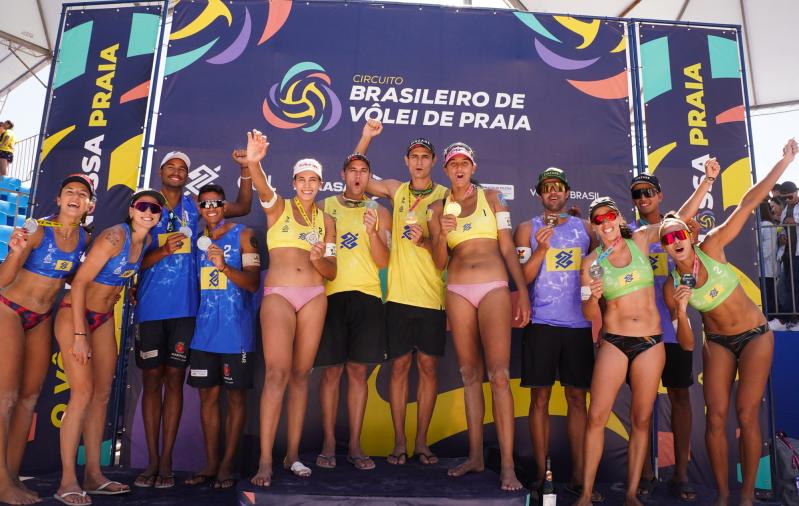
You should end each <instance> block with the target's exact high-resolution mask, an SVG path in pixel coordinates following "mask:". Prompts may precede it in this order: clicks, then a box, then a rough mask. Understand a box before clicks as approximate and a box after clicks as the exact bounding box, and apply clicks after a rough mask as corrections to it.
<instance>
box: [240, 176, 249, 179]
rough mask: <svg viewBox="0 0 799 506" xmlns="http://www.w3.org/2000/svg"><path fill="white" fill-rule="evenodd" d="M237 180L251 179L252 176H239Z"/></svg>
mask: <svg viewBox="0 0 799 506" xmlns="http://www.w3.org/2000/svg"><path fill="white" fill-rule="evenodd" d="M239 179H252V176H239Z"/></svg>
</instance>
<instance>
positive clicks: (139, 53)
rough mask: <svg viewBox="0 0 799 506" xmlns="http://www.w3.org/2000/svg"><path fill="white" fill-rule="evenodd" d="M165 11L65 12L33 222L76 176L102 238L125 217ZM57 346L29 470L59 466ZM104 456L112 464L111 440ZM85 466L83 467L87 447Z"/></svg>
mask: <svg viewBox="0 0 799 506" xmlns="http://www.w3.org/2000/svg"><path fill="white" fill-rule="evenodd" d="M164 8H165V2H162V1H158V2H155V1H153V2H135V3H133V2H121V3H117V4H104V5H102V6H97V7H92V6H90V5H80V6H65V9H64V11H63V13H62V22H61V32H60V35H59V37H60V38H59V40H60V44H59V45H58V47H57V48H56V55H55V62H56V63H55V69H54V71H53V74H52V78H51V82H50V88H49V92H48V102H47V104H48V105H47V112H46V119H45V122H44V123H43V133H42V138H43V139H44V140H43V142H42V146H41V158H40V166H39V171H38V172H37V173H36V178H37V180H36V184H35V185H34V192H35V201H36V207H35V208H34V209H33V211H32V213H33V215H34V216H35V217H42V216H47V215H49V214H51V213H54V212H57V210H58V209H57V207H56V201H55V199H56V197H57V196H58V193H59V190H60V186H61V180H62V179H63V178H64V177H65V176H66V175H67V174H71V173H76V172H77V173H83V174H85V175H87V176H88V177H90V178H91V179H92V181H93V182H94V184H95V187H96V189H97V211H96V212H95V214H94V216H89V217H88V218H87V223H91V222H92V220H93V222H94V225H95V233H96V232H97V231H99V230H102V229H103V228H106V227H108V226H110V225H114V224H116V223H120V222H121V221H122V220H123V219H124V218H125V217H126V216H127V214H126V212H127V211H126V210H127V207H128V199H129V198H130V195H131V194H132V190H133V189H134V188H135V186H136V183H137V176H138V173H139V160H140V158H141V147H142V140H143V135H142V133H143V130H144V120H145V115H146V111H147V95H148V86H147V84H148V82H149V79H150V74H151V72H152V68H153V62H154V50H155V47H156V43H157V40H158V32H159V30H160V26H161V20H162V17H161V16H162V14H163V13H164ZM120 307H121V306H120V305H117V310H116V312H117V314H116V322H117V339H119V324H120V321H121V318H120V314H119V313H120ZM52 350H53V353H52V357H51V366H50V370H49V371H48V373H47V378H46V380H45V383H44V387H43V389H42V392H41V395H40V397H39V401H38V404H37V408H36V413H35V415H34V416H35V418H34V423H33V427H32V428H31V432H30V436H29V444H28V451H27V452H26V453H25V461H24V463H23V469H24V470H26V471H28V472H49V471H52V470H55V469H59V468H60V456H59V453H58V444H59V443H58V441H59V428H60V426H61V417H62V416H63V414H64V411H65V410H66V406H67V402H68V400H69V392H70V390H69V382H68V381H67V377H66V374H65V373H64V366H63V362H62V359H61V353H60V351H59V348H58V346H57V344H56V342H55V340H53V346H52ZM111 421H112V418H111V417H109V423H110V422H111ZM109 432H110V431H109ZM102 451H103V462H104V463H106V464H107V463H109V462H110V457H111V454H112V452H111V439H110V437H109V438H107V439H106V440H105V441H104V443H103V447H102ZM78 461H79V463H82V461H83V447H81V448H80V449H79V455H78Z"/></svg>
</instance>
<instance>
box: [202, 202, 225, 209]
mask: <svg viewBox="0 0 799 506" xmlns="http://www.w3.org/2000/svg"><path fill="white" fill-rule="evenodd" d="M197 205H198V206H199V207H200V209H216V208H217V207H222V206H224V205H225V201H224V200H201V201H199V202H197Z"/></svg>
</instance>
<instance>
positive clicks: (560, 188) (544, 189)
mask: <svg viewBox="0 0 799 506" xmlns="http://www.w3.org/2000/svg"><path fill="white" fill-rule="evenodd" d="M565 191H566V185H565V184H563V183H561V182H552V183H542V184H541V186H539V187H538V193H539V194H540V195H543V194H545V193H552V192H565Z"/></svg>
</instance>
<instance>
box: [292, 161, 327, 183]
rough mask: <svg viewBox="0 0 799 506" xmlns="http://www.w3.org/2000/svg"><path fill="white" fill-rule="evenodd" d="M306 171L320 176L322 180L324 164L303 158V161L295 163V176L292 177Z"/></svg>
mask: <svg viewBox="0 0 799 506" xmlns="http://www.w3.org/2000/svg"><path fill="white" fill-rule="evenodd" d="M306 170H310V171H311V172H313V173H314V174H316V175H317V176H319V179H322V164H321V163H319V162H318V161H316V160H314V159H313V158H303V159H302V160H300V161H298V162H297V163H295V164H294V174H293V175H292V177H293V176H296V175H297V174H299V173H300V172H303V171H306Z"/></svg>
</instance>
